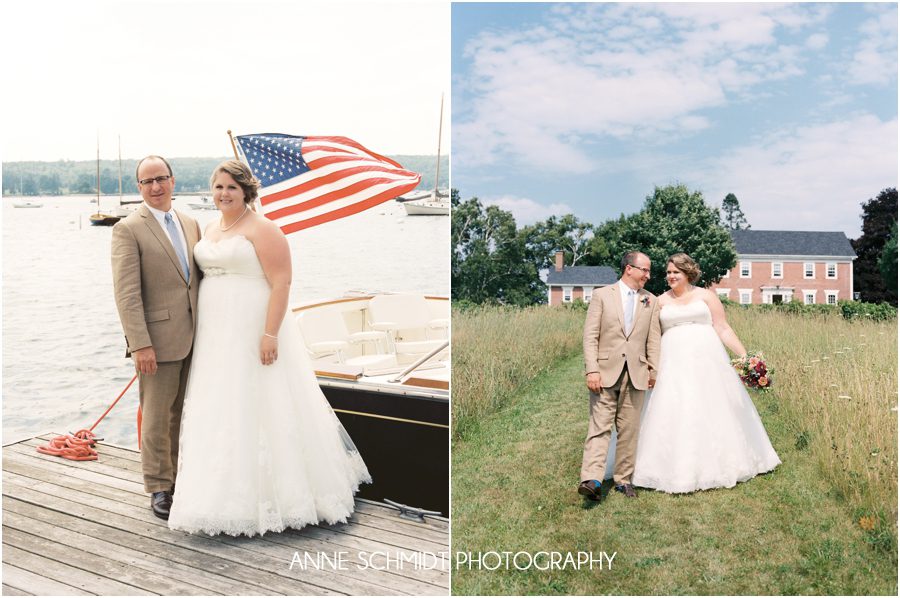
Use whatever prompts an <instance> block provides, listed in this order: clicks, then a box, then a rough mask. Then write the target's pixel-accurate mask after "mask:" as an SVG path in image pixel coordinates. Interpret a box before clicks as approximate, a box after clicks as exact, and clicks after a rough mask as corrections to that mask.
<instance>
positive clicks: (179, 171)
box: [3, 155, 450, 196]
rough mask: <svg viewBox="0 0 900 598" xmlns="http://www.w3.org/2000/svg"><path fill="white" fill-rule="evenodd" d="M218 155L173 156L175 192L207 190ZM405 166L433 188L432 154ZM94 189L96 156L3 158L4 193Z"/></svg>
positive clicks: (110, 178)
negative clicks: (50, 159) (42, 159)
mask: <svg viewBox="0 0 900 598" xmlns="http://www.w3.org/2000/svg"><path fill="white" fill-rule="evenodd" d="M230 157H231V156H221V157H218V158H172V159H170V160H169V162H170V163H171V165H172V170H173V171H174V173H175V183H176V185H175V193H203V192H206V191H209V175H210V173H211V172H212V171H213V168H215V167H216V165H217V164H218V163H219V162H221V161H222V160H227V159H228V158H230ZM392 159H393V160H396V161H397V162H399V163H400V164H402V165H403V167H404V168H406V169H407V170H412V171H413V172H418V173H420V174H421V175H422V180H421V182H420V183H419V188H420V189H432V188H434V175H435V172H434V169H435V156H427V155H407V156H392ZM137 163H138V161H137V160H135V159H129V160H125V159H123V160H122V190H123V192H124V193H135V192H136V189H135V175H134V171H135V168H137ZM449 171H450V169H449V160H448V158H447V157H446V156H443V157H441V173H440V175H441V176H440V185H439V186H440V187H441V188H443V189H446V188H447V187H449V185H450V183H449V176H448V173H449ZM96 192H97V161H96V160H81V161H72V160H59V161H56V162H5V163H4V164H3V195H5V196H6V195H28V196H35V195H72V194H85V195H89V194H93V193H96ZM118 192H119V162H118V160H100V193H102V194H117V193H118Z"/></svg>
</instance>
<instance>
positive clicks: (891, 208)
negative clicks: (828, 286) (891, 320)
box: [850, 187, 897, 306]
mask: <svg viewBox="0 0 900 598" xmlns="http://www.w3.org/2000/svg"><path fill="white" fill-rule="evenodd" d="M861 205H862V209H863V213H862V221H863V225H862V230H863V234H862V236H860V237H859V238H858V239H854V240H852V241H850V244H851V245H853V249H854V250H855V251H856V256H857V257H856V260H854V262H853V290H854V291H857V292H859V294H860V297H861V299H862V300H863V301H868V302H871V303H880V302H882V301H887V302H888V303H890V304H891V305H895V306H896V305H897V286H896V285H885V282H884V278H882V275H881V270H880V268H879V267H878V262H879V260H880V259H881V255H882V253H884V247H885V245H886V244H887V242H888V240H889V239H890V238H891V231H892V230H893V227H894V225H895V224H896V222H897V189H895V188H893V187H889V188H887V189H883V190H882V191H881V192H880V193H879V194H878V195H877V196H876V197H875V198H874V199H869V200H868V201H866V202H864V203H862V204H861ZM895 280H896V279H895Z"/></svg>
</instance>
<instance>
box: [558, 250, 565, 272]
mask: <svg viewBox="0 0 900 598" xmlns="http://www.w3.org/2000/svg"><path fill="white" fill-rule="evenodd" d="M563 255H564V254H563V252H562V251H557V252H556V271H557V272H562V271H563Z"/></svg>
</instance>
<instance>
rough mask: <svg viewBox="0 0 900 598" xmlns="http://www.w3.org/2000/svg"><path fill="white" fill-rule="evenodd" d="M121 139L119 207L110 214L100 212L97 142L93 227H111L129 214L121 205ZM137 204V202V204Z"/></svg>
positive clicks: (98, 148) (98, 146)
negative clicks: (95, 210) (95, 211)
mask: <svg viewBox="0 0 900 598" xmlns="http://www.w3.org/2000/svg"><path fill="white" fill-rule="evenodd" d="M122 203H123V202H122V139H121V138H119V205H118V207H117V208H116V209H115V210H113V212H112V213H102V212H101V211H100V141H99V139H98V141H97V213H96V214H91V216H90V220H91V224H92V225H94V226H112V225H113V224H115V223H116V222H118V221H119V220H121V219H122V218H125V217H126V216H128V215H129V214H130V213H131V210H129V209H128V208H126V207H123V205H122ZM138 203H139V202H138Z"/></svg>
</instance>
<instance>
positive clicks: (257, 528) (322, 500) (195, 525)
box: [169, 451, 372, 538]
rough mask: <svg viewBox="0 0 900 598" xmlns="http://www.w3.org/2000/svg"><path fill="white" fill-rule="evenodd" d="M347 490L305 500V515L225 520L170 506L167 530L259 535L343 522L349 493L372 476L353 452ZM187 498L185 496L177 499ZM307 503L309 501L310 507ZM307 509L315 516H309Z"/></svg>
mask: <svg viewBox="0 0 900 598" xmlns="http://www.w3.org/2000/svg"><path fill="white" fill-rule="evenodd" d="M347 457H348V459H347V460H348V465H349V467H348V476H347V487H348V492H347V493H346V494H345V493H341V494H340V495H338V494H329V495H326V496H316V497H315V498H312V499H310V501H307V502H306V503H305V504H304V505H303V506H304V507H305V509H302V508H295V509H292V510H293V511H296V510H304V511H305V514H298V513H293V512H292V513H291V514H287V515H281V514H279V513H272V512H270V513H265V514H258V515H257V516H255V517H247V518H240V519H225V518H221V517H216V516H215V515H206V514H203V515H200V514H187V513H185V514H181V513H179V510H181V509H178V508H173V511H172V515H171V516H170V518H169V529H172V530H179V531H183V532H187V533H189V534H196V533H204V534H207V535H210V536H215V535H218V534H228V535H229V536H241V535H244V536H247V537H251V538H252V537H253V536H257V535H259V536H262V535H263V534H265V533H268V532H275V533H280V532H283V531H284V530H286V529H288V528H292V529H301V528H303V527H306V526H307V525H316V524H318V523H321V522H323V521H324V522H325V523H327V524H328V525H334V524H336V523H346V522H347V520H348V519H349V518H350V516H351V515H352V514H353V511H354V508H355V506H356V503H355V501H354V498H353V496H354V495H355V494H356V493H357V492H358V491H359V487H360V485H362V484H370V483H371V482H372V476H371V475H369V470H368V468H367V467H366V464H365V463H364V462H363V460H362V457H361V456H360V454H359V453H358V452H356V451H354V452H352V453H348V455H347ZM181 500H189V499H181ZM309 502H313V505H312V509H311V508H310V504H309ZM310 510H313V511H314V512H315V516H310Z"/></svg>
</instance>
